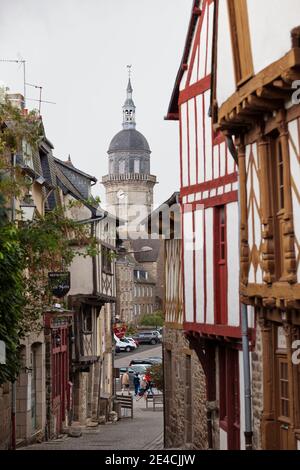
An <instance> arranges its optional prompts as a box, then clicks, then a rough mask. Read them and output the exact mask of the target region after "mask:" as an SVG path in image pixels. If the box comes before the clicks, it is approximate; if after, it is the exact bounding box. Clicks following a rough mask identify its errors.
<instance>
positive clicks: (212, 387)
mask: <svg viewBox="0 0 300 470" xmlns="http://www.w3.org/2000/svg"><path fill="white" fill-rule="evenodd" d="M216 14H217V11H216V8H215V1H213V0H202V1H200V0H194V2H193V7H192V14H191V20H190V24H189V29H188V33H187V39H186V44H185V48H184V53H183V58H182V61H181V65H180V68H179V71H178V75H177V78H176V82H175V86H174V89H173V94H172V98H171V102H170V105H169V109H168V115H167V118H166V119H169V120H178V121H179V132H180V169H181V181H180V183H181V187H180V200H181V204H182V238H183V242H182V271H183V286H184V288H183V296H184V320H183V328H184V330H185V333H186V336H187V338H188V339H189V341H190V345H191V347H193V348H194V349H195V351H196V352H197V355H198V357H199V360H200V362H201V365H202V367H203V369H204V372H205V374H206V384H205V385H206V399H207V403H208V405H207V406H208V408H207V412H208V414H209V418H210V419H209V420H208V423H210V422H211V423H212V426H211V428H209V426H208V434H207V436H208V442H207V444H206V445H207V446H208V447H213V448H220V449H239V448H244V428H243V370H242V363H243V361H242V351H241V326H240V304H239V294H238V288H239V263H238V259H239V240H238V230H237V227H238V174H237V166H236V163H235V161H234V159H233V158H232V156H231V155H230V152H229V150H228V147H227V144H226V139H225V137H224V136H223V135H222V134H221V133H219V132H215V131H214V129H213V119H212V110H213V108H212V106H211V101H212V100H211V98H212V97H211V87H212V83H214V81H215V80H216V74H215V72H214V71H213V70H212V63H213V50H214V26H215V23H216ZM220 79H221V72H220ZM233 397H234V398H233Z"/></svg>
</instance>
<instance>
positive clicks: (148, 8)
mask: <svg viewBox="0 0 300 470" xmlns="http://www.w3.org/2000/svg"><path fill="white" fill-rule="evenodd" d="M191 5H192V0H84V1H83V0H43V1H41V0H1V2H0V58H1V59H14V58H18V57H22V58H23V59H25V60H26V81H27V82H28V83H32V84H37V85H41V86H43V96H42V98H43V99H44V100H49V101H54V102H56V104H55V105H52V104H42V113H41V114H42V116H43V120H44V124H45V129H46V134H47V137H48V138H49V140H50V141H51V142H52V143H53V145H54V147H55V148H54V155H55V156H56V157H58V158H61V159H62V160H66V159H67V157H68V154H71V159H72V161H73V163H74V165H75V166H78V167H79V168H80V169H81V170H83V171H86V172H87V173H90V174H92V175H94V176H96V177H97V178H98V183H97V185H96V187H95V191H94V193H96V194H98V195H100V196H101V199H102V200H104V191H103V187H102V185H101V184H100V181H101V177H102V176H103V175H105V174H107V172H108V164H107V163H108V162H107V153H106V152H107V149H108V146H109V143H110V141H111V139H112V138H113V136H114V135H115V134H116V133H117V132H118V131H119V130H121V123H122V109H121V108H122V105H123V103H124V100H125V89H126V85H127V69H126V65H127V64H132V85H133V89H134V90H133V99H134V102H135V105H136V107H137V109H136V121H137V130H139V131H140V132H142V133H143V134H144V135H145V137H146V138H147V140H148V142H149V145H150V148H151V150H152V158H151V173H152V174H155V175H157V177H158V181H159V184H158V185H157V186H156V188H155V202H156V203H161V202H163V201H164V200H166V199H167V198H168V197H169V196H170V194H171V193H172V192H173V191H175V190H178V187H179V156H178V135H179V131H178V123H176V122H169V121H164V119H163V118H164V116H165V114H166V112H167V107H168V103H169V99H170V96H171V92H172V88H173V85H174V81H175V77H176V74H177V70H178V67H179V64H180V60H181V56H182V51H183V46H184V41H185V36H186V31H187V25H188V20H189V16H190V10H191ZM0 81H2V82H4V83H5V85H6V86H9V88H10V89H11V91H12V92H15V91H21V92H22V91H23V72H22V68H21V67H20V66H19V65H17V64H7V63H3V62H2V63H0ZM27 97H28V98H29V97H30V98H36V99H37V98H38V90H36V89H34V88H30V87H27ZM27 105H28V106H27V107H28V108H31V107H33V106H34V105H36V106H37V104H36V103H34V102H32V101H28V102H27Z"/></svg>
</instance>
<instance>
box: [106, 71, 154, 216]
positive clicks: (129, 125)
mask: <svg viewBox="0 0 300 470" xmlns="http://www.w3.org/2000/svg"><path fill="white" fill-rule="evenodd" d="M132 91H133V90H132V86H131V80H130V72H129V79H128V85H127V90H126V100H125V103H124V105H123V124H122V127H123V129H122V130H121V131H120V132H118V133H117V134H116V135H115V136H114V137H113V139H112V141H111V143H110V145H109V149H108V152H107V153H108V174H107V175H105V176H103V178H102V184H103V185H104V187H105V190H106V204H107V208H108V210H109V212H112V213H114V214H116V215H117V216H118V217H120V218H121V219H123V220H125V221H126V222H129V223H134V221H136V220H142V219H144V218H145V217H146V216H147V215H148V214H149V213H150V212H151V210H152V205H153V188H154V185H155V184H156V176H154V175H151V174H150V154H151V150H150V147H149V144H148V142H147V140H146V138H145V137H144V136H143V134H141V133H140V132H139V131H137V130H136V122H135V109H136V108H135V105H134V102H133V99H132Z"/></svg>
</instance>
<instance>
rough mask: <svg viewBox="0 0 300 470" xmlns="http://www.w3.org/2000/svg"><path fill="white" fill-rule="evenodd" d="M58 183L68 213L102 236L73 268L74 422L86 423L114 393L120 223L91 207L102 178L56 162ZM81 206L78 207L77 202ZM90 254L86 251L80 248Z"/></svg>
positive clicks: (102, 412)
mask: <svg viewBox="0 0 300 470" xmlns="http://www.w3.org/2000/svg"><path fill="white" fill-rule="evenodd" d="M55 162H56V171H57V174H58V176H59V178H58V183H59V186H60V188H61V191H62V194H63V197H64V204H65V206H66V207H67V208H68V204H69V203H70V202H71V203H72V204H71V205H70V207H69V208H68V209H67V210H68V213H67V215H68V216H69V217H70V218H72V219H74V220H77V221H78V222H79V223H82V224H84V225H86V227H87V230H89V232H90V234H91V236H93V237H95V238H96V241H97V252H96V253H95V254H94V255H93V256H85V257H84V256H80V255H79V256H76V257H75V258H74V260H73V261H72V264H71V266H70V274H71V288H70V291H69V293H68V302H69V307H70V308H72V310H74V348H73V357H72V359H73V361H72V374H71V379H72V383H73V419H74V420H75V421H77V422H80V423H81V424H86V423H87V422H88V421H89V420H97V419H98V418H99V416H100V415H101V416H106V418H107V419H108V413H109V411H111V406H112V395H113V377H112V369H113V366H112V364H113V359H112V319H113V317H114V309H115V301H116V286H115V256H114V254H115V252H116V242H117V236H116V230H117V219H116V218H115V217H114V216H111V215H110V214H108V213H107V212H105V211H104V210H102V209H100V208H96V207H94V206H93V205H91V204H90V202H89V201H90V200H91V183H93V182H95V181H96V179H95V178H94V177H92V176H90V175H87V174H86V173H84V172H82V171H80V170H79V169H77V168H75V167H74V166H73V165H72V163H71V162H70V161H67V162H63V161H61V160H58V159H56V160H55ZM76 200H77V201H79V202H81V204H80V205H79V206H78V204H77V205H76V204H73V203H74V201H76ZM80 250H82V251H83V252H84V250H85V247H82V248H80V247H79V248H78V251H80Z"/></svg>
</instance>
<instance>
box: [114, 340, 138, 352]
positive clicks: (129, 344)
mask: <svg viewBox="0 0 300 470" xmlns="http://www.w3.org/2000/svg"><path fill="white" fill-rule="evenodd" d="M136 347H137V346H136V344H135V343H134V342H133V341H129V340H128V339H125V338H122V340H121V339H118V341H116V352H120V351H126V352H130V351H133V350H134V349H136Z"/></svg>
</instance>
